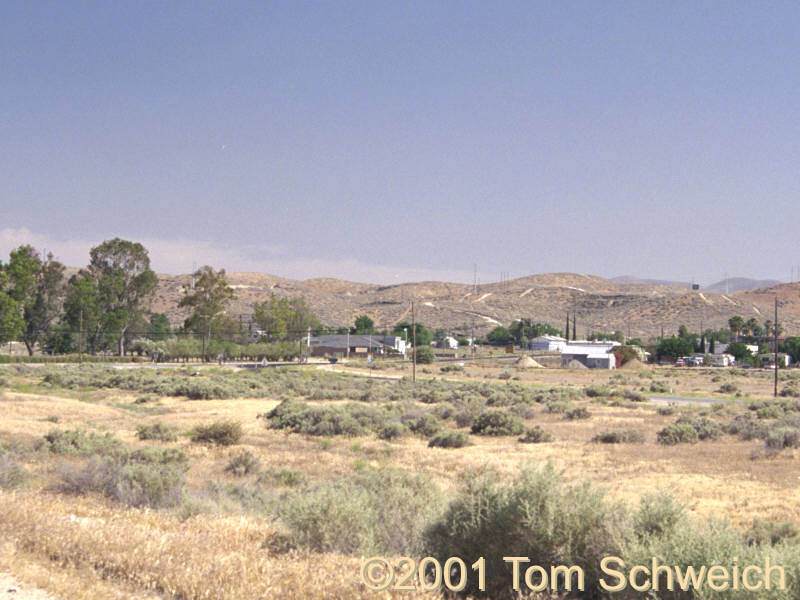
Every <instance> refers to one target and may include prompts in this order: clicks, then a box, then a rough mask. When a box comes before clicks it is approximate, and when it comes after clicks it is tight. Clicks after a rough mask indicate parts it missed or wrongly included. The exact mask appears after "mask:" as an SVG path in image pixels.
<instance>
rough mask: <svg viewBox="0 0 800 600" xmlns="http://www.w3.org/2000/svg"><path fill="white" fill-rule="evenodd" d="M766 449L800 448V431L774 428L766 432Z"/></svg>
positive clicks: (794, 428) (788, 428) (791, 428)
mask: <svg viewBox="0 0 800 600" xmlns="http://www.w3.org/2000/svg"><path fill="white" fill-rule="evenodd" d="M765 442H766V445H767V448H772V449H774V450H783V449H784V448H798V447H800V429H797V428H796V427H775V428H773V429H770V430H769V431H768V432H767V435H766V439H765Z"/></svg>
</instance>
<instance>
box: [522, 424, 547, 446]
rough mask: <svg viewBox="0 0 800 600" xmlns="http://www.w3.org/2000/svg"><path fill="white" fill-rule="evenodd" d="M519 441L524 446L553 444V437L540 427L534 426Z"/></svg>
mask: <svg viewBox="0 0 800 600" xmlns="http://www.w3.org/2000/svg"><path fill="white" fill-rule="evenodd" d="M519 441H520V442H521V443H523V444H541V443H546V442H552V441H553V436H552V434H550V433H549V432H547V431H545V430H544V429H542V428H541V427H540V426H539V425H534V426H533V427H530V428H529V429H526V430H525V435H523V436H522V437H521V438H519Z"/></svg>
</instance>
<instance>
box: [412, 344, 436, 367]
mask: <svg viewBox="0 0 800 600" xmlns="http://www.w3.org/2000/svg"><path fill="white" fill-rule="evenodd" d="M414 355H415V356H416V359H417V364H418V365H429V364H431V363H432V362H433V361H434V360H436V355H435V354H434V352H433V348H431V347H430V346H419V347H418V348H416V349H415V350H414Z"/></svg>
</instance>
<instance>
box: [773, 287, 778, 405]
mask: <svg viewBox="0 0 800 600" xmlns="http://www.w3.org/2000/svg"><path fill="white" fill-rule="evenodd" d="M773 327H774V328H775V330H774V333H775V336H774V339H775V389H774V391H773V395H774V397H775V398H777V397H778V296H777V294H776V295H775V322H774V324H773Z"/></svg>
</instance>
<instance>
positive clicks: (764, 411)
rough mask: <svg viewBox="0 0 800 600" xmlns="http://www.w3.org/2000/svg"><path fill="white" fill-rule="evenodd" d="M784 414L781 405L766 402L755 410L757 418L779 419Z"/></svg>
mask: <svg viewBox="0 0 800 600" xmlns="http://www.w3.org/2000/svg"><path fill="white" fill-rule="evenodd" d="M784 414H785V412H784V410H783V407H781V406H780V405H778V404H767V405H766V406H762V407H761V408H759V409H758V410H756V416H757V417H758V418H759V419H780V418H781V417H782V416H783V415H784Z"/></svg>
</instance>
